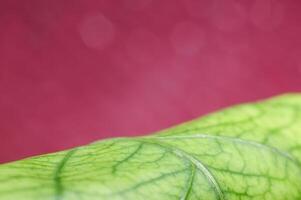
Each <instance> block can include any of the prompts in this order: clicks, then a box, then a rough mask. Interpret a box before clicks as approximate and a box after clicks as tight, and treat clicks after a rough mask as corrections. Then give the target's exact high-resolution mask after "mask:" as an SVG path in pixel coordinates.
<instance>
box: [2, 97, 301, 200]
mask: <svg viewBox="0 0 301 200" xmlns="http://www.w3.org/2000/svg"><path fill="white" fill-rule="evenodd" d="M300 162H301V95H298V94H290V95H283V96H279V97H276V98H272V99H269V100H266V101H261V102H256V103H252V104H244V105H239V106H234V107H232V108H228V109H225V110H223V111H221V112H217V113H213V114H210V115H207V116H205V117H202V118H200V119H196V120H194V121H191V122H188V123H185V124H182V125H179V126H176V127H174V128H170V129H167V130H163V131H161V132H158V133H155V134H153V135H151V136H145V137H135V138H116V139H109V140H103V141H99V142H96V143H92V144H90V145H87V146H83V147H78V148H75V149H71V150H67V151H63V152H58V153H53V154H48V155H42V156H37V157H33V158H29V159H24V160H20V161H16V162H12V163H8V164H3V165H0V199H1V200H40V199H42V200H99V199H110V200H123V199H130V200H132V199H135V200H136V199H138V200H139V199H150V200H159V199H163V200H174V199H177V200H178V199H180V200H188V199H190V200H211V199H219V200H248V199H258V200H263V199H264V200H269V199H270V200H284V199H287V200H298V199H301V167H300V166H301V165H300Z"/></svg>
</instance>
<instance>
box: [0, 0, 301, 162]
mask: <svg viewBox="0 0 301 200" xmlns="http://www.w3.org/2000/svg"><path fill="white" fill-rule="evenodd" d="M300 6H301V2H300V1H299V0H252V1H249V0H116V1H115V0H114V1H112V0H28V1H23V0H2V1H0V28H1V31H0V92H1V98H0V162H6V161H11V160H15V159H19V158H23V157H26V156H31V155H36V154H40V153H46V152H52V151H56V150H62V149H65V148H70V147H74V146H76V145H82V144H86V143H89V142H91V141H94V140H97V139H102V138H107V137H114V136H131V135H139V134H148V133H151V132H152V131H155V130H159V129H162V128H166V127H168V126H170V125H174V124H177V123H179V122H182V121H185V120H189V119H192V118H195V117H198V116H200V115H203V114H205V113H208V112H211V111H214V110H217V109H219V108H222V107H225V106H229V105H232V104H236V103H240V102H245V101H252V100H256V99H260V98H265V97H269V96H271V95H275V94H279V93H283V92H289V91H301V78H300V76H301V37H300V35H301V7H300Z"/></svg>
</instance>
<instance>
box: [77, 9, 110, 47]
mask: <svg viewBox="0 0 301 200" xmlns="http://www.w3.org/2000/svg"><path fill="white" fill-rule="evenodd" d="M79 33H80V35H81V38H82V40H83V42H84V43H85V44H86V45H87V46H88V47H92V48H96V49H100V50H102V49H104V48H105V47H107V46H108V45H109V44H110V43H111V42H112V41H113V39H114V37H115V28H114V25H113V23H112V22H111V21H110V20H109V19H108V18H106V17H105V16H104V15H102V14H101V13H97V14H93V15H88V16H86V17H85V18H84V19H83V20H82V22H81V23H80V25H79Z"/></svg>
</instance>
